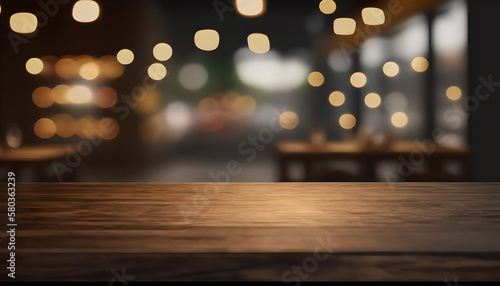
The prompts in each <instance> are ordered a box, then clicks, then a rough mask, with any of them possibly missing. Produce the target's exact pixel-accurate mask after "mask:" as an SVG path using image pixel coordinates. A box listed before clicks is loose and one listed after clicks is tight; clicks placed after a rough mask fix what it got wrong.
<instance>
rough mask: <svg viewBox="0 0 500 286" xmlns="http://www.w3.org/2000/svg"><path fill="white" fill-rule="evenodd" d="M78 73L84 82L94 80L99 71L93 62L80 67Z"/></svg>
mask: <svg viewBox="0 0 500 286" xmlns="http://www.w3.org/2000/svg"><path fill="white" fill-rule="evenodd" d="M78 73H79V74H80V76H81V77H82V78H84V79H86V80H94V79H96V78H97V77H98V76H99V73H100V70H99V66H98V65H97V64H96V63H95V62H88V63H85V64H84V65H82V66H81V67H80V70H79V71H78Z"/></svg>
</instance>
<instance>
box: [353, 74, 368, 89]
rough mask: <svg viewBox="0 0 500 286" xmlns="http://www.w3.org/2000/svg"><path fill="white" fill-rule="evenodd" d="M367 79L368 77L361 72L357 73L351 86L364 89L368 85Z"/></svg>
mask: <svg viewBox="0 0 500 286" xmlns="http://www.w3.org/2000/svg"><path fill="white" fill-rule="evenodd" d="M366 82H367V79H366V75H365V74H364V73H361V72H356V73H354V74H352V76H351V84H352V86H354V87H356V88H362V87H363V86H365V85H366Z"/></svg>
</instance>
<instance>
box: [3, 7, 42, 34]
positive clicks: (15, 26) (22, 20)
mask: <svg viewBox="0 0 500 286" xmlns="http://www.w3.org/2000/svg"><path fill="white" fill-rule="evenodd" d="M37 26H38V19H37V18H36V16H35V15H33V14H31V13H26V12H21V13H16V14H14V15H12V16H10V28H11V29H12V31H14V32H16V33H19V34H30V33H33V32H34V31H35V30H36V28H37Z"/></svg>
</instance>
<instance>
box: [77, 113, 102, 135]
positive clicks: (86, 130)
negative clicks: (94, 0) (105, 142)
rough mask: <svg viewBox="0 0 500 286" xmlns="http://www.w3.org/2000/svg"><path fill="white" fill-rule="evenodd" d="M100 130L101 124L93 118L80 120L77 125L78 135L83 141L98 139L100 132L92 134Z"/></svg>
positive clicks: (86, 117)
mask: <svg viewBox="0 0 500 286" xmlns="http://www.w3.org/2000/svg"><path fill="white" fill-rule="evenodd" d="M98 128H99V122H98V121H97V120H96V119H95V118H94V117H92V116H85V117H82V118H80V119H79V120H78V121H77V123H76V135H78V137H80V138H82V139H97V138H99V133H98V132H91V131H92V130H94V129H98Z"/></svg>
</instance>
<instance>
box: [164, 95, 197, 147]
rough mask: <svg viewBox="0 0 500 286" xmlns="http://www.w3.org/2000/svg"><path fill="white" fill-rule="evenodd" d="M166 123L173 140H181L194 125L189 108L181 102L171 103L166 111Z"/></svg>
mask: <svg viewBox="0 0 500 286" xmlns="http://www.w3.org/2000/svg"><path fill="white" fill-rule="evenodd" d="M165 122H166V124H167V127H168V128H169V131H170V134H171V136H172V137H173V139H180V138H181V137H182V136H184V134H186V132H188V130H189V128H190V127H191V126H192V124H193V118H192V116H191V110H190V108H189V106H188V105H187V104H185V103H183V102H180V101H175V102H172V103H170V104H169V105H168V106H167V109H166V110H165Z"/></svg>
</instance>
